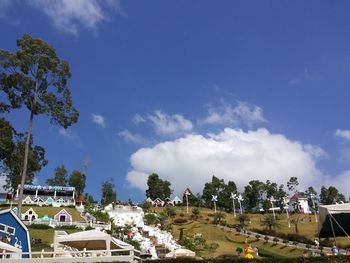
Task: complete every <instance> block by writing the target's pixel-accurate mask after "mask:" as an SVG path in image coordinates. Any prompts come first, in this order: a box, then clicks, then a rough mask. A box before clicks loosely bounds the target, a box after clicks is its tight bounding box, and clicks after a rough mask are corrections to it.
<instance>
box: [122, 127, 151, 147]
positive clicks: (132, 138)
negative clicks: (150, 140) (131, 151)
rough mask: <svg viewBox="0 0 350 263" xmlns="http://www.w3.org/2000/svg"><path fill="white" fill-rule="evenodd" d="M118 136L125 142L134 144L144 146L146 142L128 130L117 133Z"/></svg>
mask: <svg viewBox="0 0 350 263" xmlns="http://www.w3.org/2000/svg"><path fill="white" fill-rule="evenodd" d="M118 135H119V136H120V137H122V138H123V139H124V141H126V142H132V143H136V144H146V143H147V140H146V139H145V138H144V137H142V136H141V135H139V134H136V133H135V134H133V133H131V132H130V131H128V130H124V131H121V132H118Z"/></svg>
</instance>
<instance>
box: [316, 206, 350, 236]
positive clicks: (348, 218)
mask: <svg viewBox="0 0 350 263" xmlns="http://www.w3.org/2000/svg"><path fill="white" fill-rule="evenodd" d="M319 211H320V222H319V236H320V237H329V236H332V237H333V236H348V234H349V233H350V203H345V204H336V205H323V206H320V209H319Z"/></svg>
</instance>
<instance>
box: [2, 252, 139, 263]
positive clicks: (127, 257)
mask: <svg viewBox="0 0 350 263" xmlns="http://www.w3.org/2000/svg"><path fill="white" fill-rule="evenodd" d="M139 254H140V251H138V250H135V249H131V250H130V249H111V250H83V251H59V252H45V251H42V252H31V253H24V252H23V253H21V254H15V253H2V254H0V259H1V262H8V263H44V262H48V263H51V262H52V263H53V262H58V263H60V262H62V263H66V262H67V263H76V262H140V261H141V259H140V257H139V256H138V255H139ZM14 256H15V257H16V258H14ZM22 256H29V257H30V258H22Z"/></svg>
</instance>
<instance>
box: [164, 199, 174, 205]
mask: <svg viewBox="0 0 350 263" xmlns="http://www.w3.org/2000/svg"><path fill="white" fill-rule="evenodd" d="M164 206H174V203H173V200H171V199H170V198H169V197H167V198H165V199H164Z"/></svg>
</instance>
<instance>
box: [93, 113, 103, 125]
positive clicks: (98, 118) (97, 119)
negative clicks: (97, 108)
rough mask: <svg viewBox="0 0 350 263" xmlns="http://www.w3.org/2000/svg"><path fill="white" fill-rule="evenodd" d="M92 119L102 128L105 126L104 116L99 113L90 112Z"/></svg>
mask: <svg viewBox="0 0 350 263" xmlns="http://www.w3.org/2000/svg"><path fill="white" fill-rule="evenodd" d="M91 116H92V121H93V122H94V123H96V124H97V125H98V126H101V127H102V128H104V127H106V123H105V118H104V117H103V116H102V115H99V114H91Z"/></svg>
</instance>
